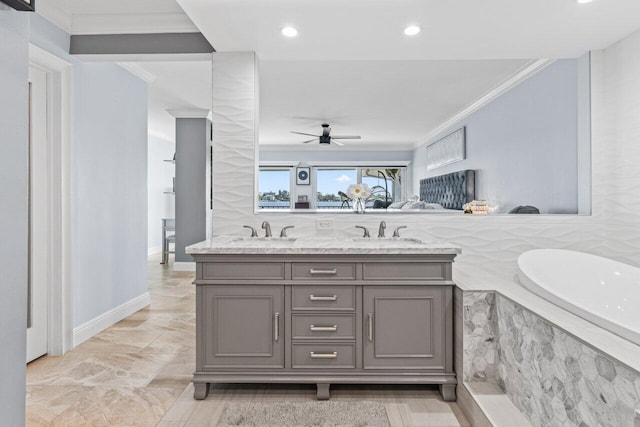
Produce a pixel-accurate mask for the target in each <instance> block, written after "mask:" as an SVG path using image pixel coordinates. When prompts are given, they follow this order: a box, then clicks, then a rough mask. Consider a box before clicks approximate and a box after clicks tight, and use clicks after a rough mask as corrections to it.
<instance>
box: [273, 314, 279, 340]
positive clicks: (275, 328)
mask: <svg viewBox="0 0 640 427" xmlns="http://www.w3.org/2000/svg"><path fill="white" fill-rule="evenodd" d="M279 339H280V313H276V314H275V315H274V316H273V340H274V341H278V340H279Z"/></svg>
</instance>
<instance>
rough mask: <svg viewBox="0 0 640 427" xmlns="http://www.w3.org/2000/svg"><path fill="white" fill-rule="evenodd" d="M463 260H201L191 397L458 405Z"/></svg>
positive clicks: (223, 256) (202, 256) (219, 256)
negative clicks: (381, 397) (413, 387)
mask: <svg viewBox="0 0 640 427" xmlns="http://www.w3.org/2000/svg"><path fill="white" fill-rule="evenodd" d="M454 256H455V254H393V255H378V254H371V253H368V254H355V255H335V254H334V255H331V254H323V255H304V254H292V255H289V254H283V255H274V254H250V255H247V254H238V255H235V254H194V258H195V260H196V280H195V284H196V286H197V292H196V371H195V372H194V375H193V383H194V388H195V392H194V397H195V398H196V399H204V398H205V397H206V396H207V394H208V390H209V384H211V383H238V382H240V383H252V382H255V383H259V382H269V383H273V382H279V383H305V382H306V383H315V384H317V387H318V398H319V399H328V398H329V387H330V384H332V383H356V384H357V383H360V384H362V383H369V384H390V383H391V384H393V383H410V384H438V385H439V386H440V391H441V393H442V396H443V398H444V399H445V400H448V401H450V400H455V393H454V390H455V385H456V374H455V372H454V370H453V343H452V336H453V313H452V285H453V284H454V283H453V281H452V280H451V263H452V261H453V258H454Z"/></svg>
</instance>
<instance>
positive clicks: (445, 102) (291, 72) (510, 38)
mask: <svg viewBox="0 0 640 427" xmlns="http://www.w3.org/2000/svg"><path fill="white" fill-rule="evenodd" d="M183 9H184V10H183ZM38 10H39V13H41V14H43V15H44V16H45V17H47V18H48V19H50V20H52V21H54V22H55V23H57V24H58V25H60V26H62V27H63V28H65V29H66V30H67V31H69V32H71V33H72V34H108V33H132V32H136V33H137V32H175V31H197V30H198V29H199V30H200V31H201V32H202V33H203V34H204V35H205V36H206V37H207V38H208V40H209V42H210V43H211V44H212V45H213V46H214V47H215V48H216V50H217V51H219V52H224V51H255V52H257V54H258V57H259V59H260V84H261V109H260V112H261V117H260V143H261V144H264V145H265V146H266V147H270V148H274V149H275V148H279V147H280V148H281V147H282V146H283V145H287V144H293V145H295V146H296V147H302V148H305V149H318V146H317V145H315V144H308V145H304V146H303V145H302V144H300V141H302V140H304V137H301V138H302V139H301V138H299V137H298V136H294V135H292V134H290V133H289V131H290V130H297V131H302V132H309V133H317V132H318V131H319V129H320V124H321V123H322V122H324V121H326V122H329V123H330V124H331V125H332V128H333V132H334V134H337V133H341V134H359V135H362V136H363V139H362V140H361V141H352V142H347V143H348V144H349V147H350V148H351V149H357V148H358V147H359V148H362V149H402V148H408V147H411V146H413V145H415V144H416V143H419V142H421V141H424V139H425V138H426V137H427V136H428V135H429V134H430V133H431V132H432V131H433V130H434V129H435V128H436V127H437V126H438V125H441V124H442V123H443V122H445V121H446V120H447V119H449V118H450V117H452V116H453V115H455V114H456V113H458V112H459V111H461V110H463V109H464V108H465V107H467V106H469V105H470V104H472V103H473V102H474V101H476V100H478V99H479V98H481V97H482V96H483V95H485V94H487V93H488V92H490V91H491V90H492V89H494V88H496V86H498V85H499V84H500V83H502V82H504V81H505V79H507V78H509V77H510V76H512V75H513V74H514V73H515V72H516V71H518V70H519V69H520V68H521V67H522V66H523V65H524V64H526V63H527V62H528V61H530V60H531V59H535V58H558V57H577V56H580V55H582V54H583V53H585V52H587V51H589V50H593V49H600V48H604V47H607V46H609V45H611V44H612V43H614V42H615V41H617V40H619V39H621V38H623V37H625V36H626V35H628V34H630V33H632V32H633V31H636V30H638V29H639V28H640V19H638V17H640V1H638V0H594V1H593V2H592V3H589V4H583V5H580V4H578V3H577V2H576V1H575V0H304V1H303V0H268V1H267V0H136V1H131V0H109V1H104V0H39V1H38ZM185 11H186V13H185ZM192 21H193V22H192ZM194 23H195V25H194ZM408 24H417V25H419V26H421V27H422V32H421V33H420V34H419V35H417V36H416V37H413V38H409V37H406V36H404V34H403V33H402V30H403V29H404V27H405V26H407V25H408ZM286 25H293V26H295V27H296V28H297V29H298V30H299V36H298V37H297V38H294V39H288V38H285V37H283V36H282V35H281V34H280V29H281V28H282V27H284V26H286ZM137 65H138V66H140V67H142V68H143V69H145V70H146V73H150V74H151V75H153V76H154V77H155V79H154V80H153V81H152V83H150V88H149V126H150V132H151V133H154V134H157V135H160V136H163V137H166V138H173V136H174V133H175V131H174V122H175V120H174V119H173V118H172V117H171V116H170V115H169V114H168V113H166V109H184V108H187V109H188V108H210V103H211V77H210V72H211V70H210V67H211V65H210V63H209V62H146V63H139V64H137ZM356 144H359V145H356ZM365 144H366V145H365ZM289 147H291V145H289Z"/></svg>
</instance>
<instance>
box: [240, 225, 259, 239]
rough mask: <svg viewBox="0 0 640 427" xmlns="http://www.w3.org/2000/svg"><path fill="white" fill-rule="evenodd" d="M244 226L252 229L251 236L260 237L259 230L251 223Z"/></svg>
mask: <svg viewBox="0 0 640 427" xmlns="http://www.w3.org/2000/svg"><path fill="white" fill-rule="evenodd" d="M243 227H244V228H248V229H249V230H251V237H258V232H257V231H256V229H255V228H253V227H252V226H250V225H243Z"/></svg>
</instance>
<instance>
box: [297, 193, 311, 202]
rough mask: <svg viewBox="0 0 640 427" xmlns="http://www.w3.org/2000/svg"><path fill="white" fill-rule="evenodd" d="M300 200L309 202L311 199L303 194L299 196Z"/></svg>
mask: <svg viewBox="0 0 640 427" xmlns="http://www.w3.org/2000/svg"><path fill="white" fill-rule="evenodd" d="M298 201H299V202H308V201H309V199H308V198H307V196H306V195H302V196H298Z"/></svg>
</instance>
